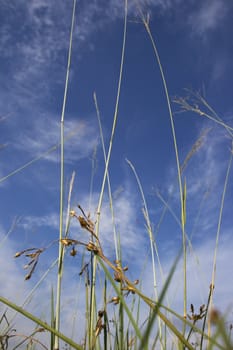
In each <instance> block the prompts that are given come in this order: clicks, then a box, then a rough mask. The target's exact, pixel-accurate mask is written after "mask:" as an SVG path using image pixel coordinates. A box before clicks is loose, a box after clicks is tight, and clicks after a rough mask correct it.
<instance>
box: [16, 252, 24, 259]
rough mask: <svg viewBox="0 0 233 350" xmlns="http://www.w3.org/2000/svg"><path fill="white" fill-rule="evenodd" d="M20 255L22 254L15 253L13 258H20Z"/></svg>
mask: <svg viewBox="0 0 233 350" xmlns="http://www.w3.org/2000/svg"><path fill="white" fill-rule="evenodd" d="M22 254H23V253H22V252H17V253H15V255H14V258H18V257H19V256H21V255H22Z"/></svg>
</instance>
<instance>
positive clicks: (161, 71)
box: [140, 10, 187, 334]
mask: <svg viewBox="0 0 233 350" xmlns="http://www.w3.org/2000/svg"><path fill="white" fill-rule="evenodd" d="M140 13H141V18H142V21H143V24H144V26H145V29H146V31H147V33H148V36H149V39H150V41H151V44H152V47H153V51H154V54H155V57H156V60H157V63H158V66H159V70H160V74H161V78H162V82H163V87H164V91H165V95H166V101H167V106H168V112H169V117H170V124H171V131H172V137H173V144H174V150H175V158H176V166H177V174H178V184H179V193H180V206H181V208H180V209H181V225H182V242H183V284H184V286H183V313H184V318H186V316H187V277H186V271H187V264H186V255H187V253H186V235H185V217H184V214H185V208H184V197H183V186H182V179H181V169H180V161H179V153H178V147H177V140H176V132H175V125H174V120H173V113H172V108H171V102H170V97H169V93H168V87H167V83H166V79H165V75H164V71H163V67H162V63H161V60H160V57H159V53H158V50H157V46H156V44H155V40H154V38H153V36H152V33H151V30H150V25H149V16H147V18H146V17H145V16H144V15H143V13H142V12H141V10H140ZM183 334H185V323H184V329H183Z"/></svg>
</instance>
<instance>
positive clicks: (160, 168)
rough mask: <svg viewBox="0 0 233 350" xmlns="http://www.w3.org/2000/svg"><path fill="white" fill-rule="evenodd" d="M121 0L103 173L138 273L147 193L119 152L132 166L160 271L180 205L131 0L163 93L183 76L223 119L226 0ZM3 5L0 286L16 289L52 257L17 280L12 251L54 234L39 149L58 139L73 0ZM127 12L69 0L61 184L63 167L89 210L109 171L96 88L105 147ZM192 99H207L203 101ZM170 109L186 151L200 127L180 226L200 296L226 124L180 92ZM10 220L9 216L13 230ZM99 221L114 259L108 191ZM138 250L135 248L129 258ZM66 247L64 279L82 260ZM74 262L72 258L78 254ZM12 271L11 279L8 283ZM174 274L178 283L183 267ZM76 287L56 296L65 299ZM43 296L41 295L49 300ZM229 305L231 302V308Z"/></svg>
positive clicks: (227, 246) (51, 171)
mask: <svg viewBox="0 0 233 350" xmlns="http://www.w3.org/2000/svg"><path fill="white" fill-rule="evenodd" d="M128 6H129V8H128V23H127V38H126V51H125V60H124V67H123V79H122V88H121V95H120V101H119V113H118V122H117V128H116V134H115V138H114V142H113V150H112V156H111V160H110V166H109V174H110V179H111V186H112V191H113V197H114V211H115V216H116V225H117V231H118V232H119V233H120V235H121V242H122V249H123V260H124V261H125V262H126V263H128V264H129V265H131V266H130V271H131V272H130V273H131V275H132V277H133V278H137V277H138V275H139V274H140V273H141V269H142V266H143V263H144V257H145V256H146V254H147V253H148V252H149V240H148V234H147V232H146V229H145V220H144V218H143V214H142V199H141V196H140V193H139V189H138V186H137V183H136V180H135V177H134V174H133V172H132V170H131V169H130V167H129V165H128V164H127V162H126V158H127V159H129V160H130V161H131V162H132V163H133V165H134V166H135V168H136V171H137V173H138V176H139V177H140V180H141V183H142V186H143V189H144V193H145V196H146V199H147V203H148V208H149V213H150V218H151V222H152V224H153V227H154V231H155V238H156V242H157V244H158V249H159V252H160V258H161V262H162V266H163V268H164V271H165V274H166V272H167V271H169V267H170V266H171V263H172V261H173V259H174V258H175V256H176V254H177V252H178V250H179V247H180V245H181V237H182V236H181V229H180V227H179V224H178V223H177V222H176V220H175V219H174V215H176V216H177V217H179V215H180V209H179V207H180V204H179V196H178V182H177V169H176V161H175V152H174V145H173V139H172V133H171V127H170V120H169V113H168V108H167V104H166V98H165V93H164V88H163V85H162V80H161V76H160V72H159V68H158V64H157V62H156V59H155V56H154V54H153V50H152V45H151V42H150V40H149V38H148V35H147V33H146V30H145V28H144V26H143V24H142V23H141V19H140V16H139V13H138V10H137V9H138V7H139V8H141V9H142V11H143V13H145V14H146V13H149V14H150V28H151V31H152V34H153V36H154V38H155V41H156V45H157V49H158V51H159V55H160V59H161V62H162V65H163V68H164V73H165V77H166V81H167V86H168V90H169V95H170V98H171V100H173V99H174V98H176V97H184V96H186V95H187V91H186V90H185V89H190V90H191V91H193V92H194V93H196V92H200V94H201V96H203V97H204V98H205V99H206V100H207V101H208V103H209V105H210V106H211V107H212V108H213V109H214V111H216V113H217V115H218V117H219V118H221V119H222V120H223V121H224V122H225V123H226V124H227V125H229V126H231V127H232V113H233V106H232V76H233V68H232V54H233V46H232V40H231V34H232V29H233V28H232V13H233V4H232V3H231V2H230V1H224V0H204V1H192V0H186V1H184V0H173V1H171V0H167V1H159V0H147V1H146V0H139V1H137V2H134V1H129V4H128ZM0 8H1V10H0V48H1V50H0V67H1V68H0V73H1V84H0V95H1V99H0V127H1V129H0V130H1V140H0V143H1V145H2V146H3V147H2V148H1V150H0V151H1V153H0V156H1V167H0V191H1V199H2V200H1V202H0V209H1V213H2V215H1V221H0V238H1V251H2V255H1V257H0V261H1V262H2V264H3V263H4V267H5V268H4V270H2V271H1V272H0V273H1V280H4V281H6V283H5V285H4V286H1V294H2V295H4V296H6V297H8V296H9V298H11V299H12V300H15V301H17V302H23V300H24V298H25V295H26V293H28V292H29V291H30V290H31V289H32V288H33V286H34V285H35V284H36V282H37V281H38V280H39V278H40V277H41V276H42V274H43V273H44V272H45V271H46V270H47V268H49V266H50V263H51V262H52V261H53V260H54V259H55V257H56V249H55V247H54V248H51V250H50V252H46V253H45V254H44V256H42V257H41V261H40V263H39V267H38V269H37V271H36V272H35V274H34V275H33V277H32V280H30V281H28V282H24V280H23V279H24V274H25V271H24V270H23V269H22V266H23V264H24V262H23V259H22V260H21V261H19V260H17V261H15V260H13V255H14V253H15V252H16V251H19V250H21V249H24V248H28V247H31V246H35V245H36V246H45V245H46V244H48V243H49V242H50V241H51V240H54V239H56V238H57V237H58V236H57V235H58V228H59V221H58V218H59V181H60V179H59V147H58V148H56V150H55V151H53V152H50V153H47V154H45V153H46V152H47V151H48V150H49V149H50V148H51V147H53V146H54V145H58V144H59V142H60V116H61V109H62V100H63V93H64V84H65V74H66V62H67V51H68V43H69V31H70V23H71V14H72V1H66V2H64V1H61V0H56V1H55V0H51V1H49V2H47V1H45V0H32V1H30V2H29V1H25V0H17V1H11V2H5V1H3V0H0ZM123 19H124V2H123V1H119V0H118V1H116V0H111V1H105V0H102V1H89V2H85V1H77V9H76V19H75V29H74V38H73V51H72V61H71V72H70V81H69V88H68V99H67V106H66V112H65V133H66V136H67V141H66V143H65V191H66V195H67V193H68V184H69V181H70V178H71V174H72V172H73V171H75V173H76V177H75V184H74V189H73V194H72V201H71V204H72V207H74V208H77V207H76V206H77V204H81V205H82V207H83V208H84V209H85V210H86V212H88V211H90V212H91V215H92V218H93V219H95V214H96V213H95V210H96V208H97V204H98V196H99V192H100V188H101V182H102V178H103V172H104V158H103V153H102V149H101V142H100V134H99V128H98V120H97V117H96V111H95V105H94V100H93V93H94V92H96V95H97V99H98V104H99V109H100V113H101V120H102V128H103V131H104V140H105V145H106V147H108V143H109V138H110V134H111V126H112V121H113V114H114V108H115V101H116V93H117V84H118V77H119V69H120V58H121V48H122V38H123ZM188 94H190V93H188ZM195 103H196V102H195ZM197 103H198V104H199V106H200V108H201V109H202V108H203V110H205V111H207V110H206V107H205V106H202V105H201V103H200V101H199V102H197ZM172 109H173V112H174V123H175V128H176V135H177V144H178V150H179V156H180V162H181V163H183V161H184V160H185V158H186V156H187V154H188V152H189V151H190V150H191V148H192V146H193V144H194V143H195V142H196V141H197V140H198V139H199V137H200V135H202V133H203V132H205V130H208V131H206V133H205V136H204V137H203V139H202V141H203V142H202V145H201V147H200V149H199V150H198V151H197V152H196V153H195V154H194V155H193V156H192V158H191V159H190V161H189V162H188V165H187V168H186V169H185V171H184V174H183V176H184V177H185V178H186V182H187V226H186V231H187V235H188V236H189V237H190V236H192V246H193V249H194V251H195V254H196V255H195V257H198V259H199V264H197V263H195V261H196V260H195V259H196V258H194V257H193V255H192V254H191V253H190V254H189V256H188V259H189V260H188V269H189V271H190V275H189V277H188V279H189V287H188V291H189V293H190V294H188V302H189V303H191V302H193V303H194V301H193V300H195V302H196V303H197V306H199V304H201V302H202V300H203V301H204V302H205V300H206V298H207V293H208V286H209V284H210V281H211V272H212V261H213V255H214V242H215V239H216V232H217V225H218V215H219V210H220V204H221V196H222V192H223V187H224V180H225V177H226V172H227V166H228V162H229V159H230V155H231V142H232V134H230V133H231V132H232V131H231V130H230V133H229V132H227V130H226V129H225V128H224V127H223V126H221V125H219V124H217V123H215V122H214V121H210V120H209V119H207V118H206V117H201V116H200V115H198V114H196V113H192V112H184V113H180V106H179V105H177V104H174V103H173V104H172ZM208 112H209V114H210V115H213V114H212V112H211V111H208ZM43 154H44V156H42V155H43ZM41 156H42V157H41ZM37 157H39V158H40V159H39V160H38V161H35V162H34V163H33V164H31V165H29V166H27V167H26V168H25V169H22V170H20V171H18V172H17V173H15V174H14V175H12V176H10V177H8V178H6V177H7V175H8V174H10V173H11V172H13V171H14V170H17V169H19V168H21V167H22V166H24V165H25V164H27V163H28V162H30V161H31V160H33V159H36V158H37ZM92 164H94V171H93V191H92V197H91V200H90V187H91V176H92ZM231 179H232V171H230V175H229V183H228V186H227V191H226V198H225V203H224V211H223V220H222V225H221V231H220V244H219V251H218V263H217V282H216V294H215V297H214V301H215V303H216V305H217V306H218V305H219V307H220V308H223V310H225V309H226V308H227V307H228V306H230V305H231V304H232V302H233V299H232V292H233V290H232V288H233V287H232V283H231V281H230V278H229V276H231V266H230V265H231V263H230V257H231V251H232V248H233V243H232V239H231V236H232V209H233V208H232V190H233V187H232V181H231ZM66 197H67V196H66ZM162 199H163V200H164V201H165V202H167V201H168V199H169V206H170V210H167V212H166V215H165V218H164V220H163V221H162V223H161V225H160V226H159V230H157V228H158V224H159V222H160V218H161V214H162V211H163V207H164V204H163V201H162ZM172 213H173V214H172ZM15 220H16V224H15V225H14V227H13V230H12V232H9V230H10V227H11V226H12V225H13V223H14V222H15ZM100 232H101V233H100V235H101V236H100V237H101V240H102V242H103V246H104V248H105V252H106V254H109V256H110V257H112V259H114V255H113V254H114V248H113V230H112V223H111V216H110V211H109V202H108V198H107V195H106V196H105V198H104V203H103V209H102V216H101V230H100ZM71 235H72V236H73V237H74V238H76V239H77V238H78V237H80V236H81V237H83V238H85V236H83V233H82V232H81V231H80V229H79V228H78V226H77V225H75V224H73V226H72V227H71ZM79 235H80V236H79ZM135 256H136V257H139V258H138V259H135ZM67 259H68V263H67V264H68V266H69V269H67V271H66V277H65V278H66V279H67V280H69V279H71V280H72V286H73V288H74V289H75V286H76V285H75V279H74V278H73V276H77V273H78V272H77V268H75V267H74V266H70V265H72V263H71V261H70V260H69V259H70V258H69V257H68V258H67ZM77 262H78V264H79V265H78V266H80V261H79V257H77ZM130 262H131V263H130ZM20 264H21V265H20ZM200 271H201V272H200ZM177 273H178V272H177ZM195 274H196V276H197V277H199V278H197V280H195V279H193V278H192V277H193V275H195ZM55 275H56V269H54V270H53V271H52V272H51V273H50V275H49V276H50V279H49V281H47V280H46V282H43V283H44V284H42V288H41V290H40V291H39V292H37V294H38V295H36V296H35V300H37V299H38V298H40V300H42V299H43V297H42V295H45V294H46V292H49V290H50V287H51V283H52V281H53V280H54V278H55V277H54V276H55ZM150 276H151V275H150V265H148V277H147V274H145V279H144V283H145V285H146V288H147V290H150V288H152V285H150V284H151V281H150V279H151V277H150ZM200 276H202V277H200ZM50 281H51V283H50ZM16 282H17V285H18V286H20V287H19V288H18V289H17V293H15V288H14V285H15V284H16ZM177 282H178V284H179V282H180V277H179V278H178V277H177ZM161 285H162V282H161ZM71 290H72V288H70V294H69V293H67V292H66V294H65V295H69V297H70V299H71V300H73V299H72V298H73V296H72V293H71ZM194 290H195V291H197V292H196V293H194ZM40 293H41V294H40ZM148 294H150V292H148ZM67 298H68V297H67ZM64 304H65V302H64ZM179 304H180V300H179V293H178V294H177V297H176V299H175V301H174V307H177V308H178V307H179ZM66 305H69V303H67V304H66ZM46 307H47V304H46V303H45V306H44V310H46ZM232 318H233V317H232V313H230V315H229V319H232Z"/></svg>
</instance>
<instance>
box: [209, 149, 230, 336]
mask: <svg viewBox="0 0 233 350" xmlns="http://www.w3.org/2000/svg"><path fill="white" fill-rule="evenodd" d="M232 146H233V143H232ZM232 157H233V152H232V150H231V152H230V158H229V162H228V166H227V172H226V177H225V181H224V187H223V193H222V199H221V205H220V211H219V217H218V227H217V233H216V241H215V249H214V259H213V269H212V278H211V285H210V288H211V289H212V293H210V302H209V308H210V310H211V308H212V304H213V290H214V285H215V277H216V267H217V252H218V245H219V236H220V229H221V224H222V215H223V208H224V202H225V196H226V190H227V185H228V180H229V174H230V169H231V164H232ZM210 335H211V325H210V321H208V336H209V337H210Z"/></svg>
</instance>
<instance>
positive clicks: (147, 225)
mask: <svg viewBox="0 0 233 350" xmlns="http://www.w3.org/2000/svg"><path fill="white" fill-rule="evenodd" d="M126 161H127V163H128V164H129V166H130V168H131V169H132V171H133V173H134V176H135V178H136V181H137V184H138V187H139V190H140V193H141V196H142V201H143V206H144V209H143V213H144V217H145V220H146V228H147V231H148V235H149V239H150V249H151V264H152V271H153V282H154V294H155V301H158V291H157V278H156V269H155V257H154V247H155V252H156V255H157V259H158V262H159V264H160V259H159V253H158V249H157V245H156V242H155V240H154V237H153V232H152V227H151V222H150V216H149V211H148V208H147V203H146V198H145V196H144V192H143V188H142V185H141V181H140V179H139V177H138V174H137V172H136V169H135V167H134V166H133V164H132V163H131V162H130V161H129V160H128V159H126ZM158 325H159V338H160V342H161V345H162V326H161V321H160V319H159V320H158ZM162 347H163V345H162Z"/></svg>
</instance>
